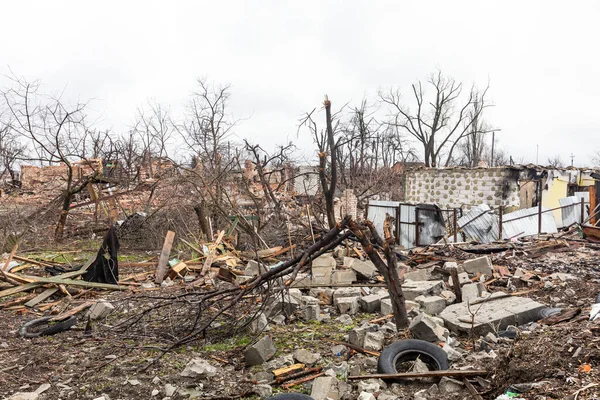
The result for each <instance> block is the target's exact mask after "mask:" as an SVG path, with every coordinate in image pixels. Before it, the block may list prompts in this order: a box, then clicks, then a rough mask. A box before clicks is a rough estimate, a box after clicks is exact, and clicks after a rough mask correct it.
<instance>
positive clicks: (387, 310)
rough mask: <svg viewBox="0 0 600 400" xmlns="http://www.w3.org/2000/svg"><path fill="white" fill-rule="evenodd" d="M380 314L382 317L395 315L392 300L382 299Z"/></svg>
mask: <svg viewBox="0 0 600 400" xmlns="http://www.w3.org/2000/svg"><path fill="white" fill-rule="evenodd" d="M407 311H408V310H407ZM380 312H381V315H390V314H393V313H394V308H393V307H392V300H391V299H390V298H387V299H382V300H381V301H380Z"/></svg>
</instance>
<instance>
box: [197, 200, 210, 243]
mask: <svg viewBox="0 0 600 400" xmlns="http://www.w3.org/2000/svg"><path fill="white" fill-rule="evenodd" d="M194 211H195V212H196V216H197V217H198V225H199V226H200V229H199V232H198V233H199V235H200V239H201V240H209V238H210V237H211V233H210V227H209V224H208V216H207V215H206V203H205V202H204V200H202V201H201V202H200V203H199V204H196V205H195V206H194Z"/></svg>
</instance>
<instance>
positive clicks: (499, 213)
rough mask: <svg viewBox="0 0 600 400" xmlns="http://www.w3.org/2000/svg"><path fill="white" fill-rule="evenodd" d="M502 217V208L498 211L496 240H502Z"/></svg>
mask: <svg viewBox="0 0 600 400" xmlns="http://www.w3.org/2000/svg"><path fill="white" fill-rule="evenodd" d="M503 216H504V206H500V208H499V209H498V240H502V217H503Z"/></svg>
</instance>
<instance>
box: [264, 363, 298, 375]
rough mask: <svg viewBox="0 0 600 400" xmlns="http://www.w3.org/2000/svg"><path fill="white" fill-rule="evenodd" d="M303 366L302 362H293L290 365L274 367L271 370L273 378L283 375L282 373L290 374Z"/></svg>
mask: <svg viewBox="0 0 600 400" xmlns="http://www.w3.org/2000/svg"><path fill="white" fill-rule="evenodd" d="M304 367H305V365H304V364H293V365H290V366H289V367H283V368H279V369H274V370H273V371H271V372H272V373H273V375H274V376H275V378H279V377H280V376H283V375H291V374H294V373H296V372H300V371H302V370H303V369H304Z"/></svg>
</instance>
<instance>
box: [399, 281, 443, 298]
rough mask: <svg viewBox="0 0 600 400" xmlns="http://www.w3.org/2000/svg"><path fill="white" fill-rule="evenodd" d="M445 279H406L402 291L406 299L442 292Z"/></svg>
mask: <svg viewBox="0 0 600 400" xmlns="http://www.w3.org/2000/svg"><path fill="white" fill-rule="evenodd" d="M443 286H444V281H410V280H405V281H404V284H403V285H402V292H403V293H404V297H405V298H406V300H414V299H416V298H417V297H419V296H426V295H435V294H440V293H441V291H442V287H443Z"/></svg>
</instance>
